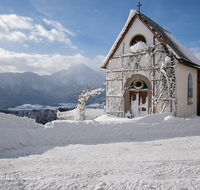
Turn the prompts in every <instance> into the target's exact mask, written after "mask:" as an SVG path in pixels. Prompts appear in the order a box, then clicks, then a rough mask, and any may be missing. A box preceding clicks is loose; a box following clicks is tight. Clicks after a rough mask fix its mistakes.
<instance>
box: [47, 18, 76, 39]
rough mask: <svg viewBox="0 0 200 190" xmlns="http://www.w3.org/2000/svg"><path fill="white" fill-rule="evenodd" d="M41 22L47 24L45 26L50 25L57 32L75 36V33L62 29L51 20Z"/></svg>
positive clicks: (57, 23)
mask: <svg viewBox="0 0 200 190" xmlns="http://www.w3.org/2000/svg"><path fill="white" fill-rule="evenodd" d="M43 21H44V22H45V23H46V24H47V25H52V26H53V27H55V28H57V29H58V30H59V31H63V32H66V33H68V34H70V35H72V36H75V33H73V32H71V31H69V30H67V29H66V28H64V27H63V26H62V25H61V24H60V23H59V22H56V21H52V20H47V19H46V18H44V19H43Z"/></svg>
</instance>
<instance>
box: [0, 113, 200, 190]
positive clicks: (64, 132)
mask: <svg viewBox="0 0 200 190" xmlns="http://www.w3.org/2000/svg"><path fill="white" fill-rule="evenodd" d="M199 144H200V117H197V116H192V117H190V118H186V119H180V118H175V117H173V116H171V115H169V114H160V115H151V116H145V117H140V118H135V119H126V118H116V117H112V116H109V115H102V116H100V117H98V118H97V119H95V120H88V121H84V122H74V121H53V122H51V123H48V124H46V125H45V126H43V125H40V124H37V123H35V122H34V120H32V119H28V118H18V117H16V116H12V115H6V114H0V158H1V159H0V168H1V169H0V189H2V190H13V189H25V190H26V189H28V190H29V189H36V190H41V189H50V190H51V189H52V190H53V189H61V190H65V189H71V190H72V189H88V190H89V189H94V190H103V189H113V190H118V189H119V190H121V189H161V190H163V189H200V146H199Z"/></svg>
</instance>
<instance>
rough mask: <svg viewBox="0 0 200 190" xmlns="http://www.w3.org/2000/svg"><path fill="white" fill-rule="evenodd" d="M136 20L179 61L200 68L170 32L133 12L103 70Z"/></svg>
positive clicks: (142, 15)
mask: <svg viewBox="0 0 200 190" xmlns="http://www.w3.org/2000/svg"><path fill="white" fill-rule="evenodd" d="M135 18H139V19H140V20H141V21H142V22H143V23H144V24H145V25H146V26H147V27H148V28H149V30H150V31H151V32H152V33H153V34H154V35H155V36H156V37H157V38H158V40H160V41H161V42H162V44H163V45H164V46H165V47H166V48H167V49H169V50H170V51H172V53H173V54H174V56H175V57H176V58H177V59H179V60H180V61H181V62H183V63H185V64H187V65H190V66H192V67H197V68H200V60H199V59H197V58H196V57H195V56H194V55H193V54H192V53H191V52H190V51H189V50H188V49H187V48H186V47H185V46H183V45H182V44H181V43H180V42H179V41H178V40H177V39H176V38H175V37H174V36H173V35H172V34H171V33H170V32H168V31H167V30H165V29H164V28H162V27H161V26H160V25H158V24H157V23H155V22H154V21H153V20H151V19H150V18H148V17H147V16H145V15H144V14H142V13H140V12H138V11H136V10H131V11H130V14H129V17H128V20H127V22H126V24H125V25H124V27H123V29H122V31H121V32H120V34H119V36H118V37H117V39H116V41H115V43H114V44H113V46H112V48H111V49H110V51H109V53H108V55H107V56H106V58H105V60H104V62H103V63H102V64H101V67H102V68H106V65H107V64H108V62H109V60H110V58H111V57H112V56H113V55H114V53H115V51H116V50H117V48H118V46H119V45H120V43H121V41H122V40H123V38H124V36H125V35H126V33H127V32H128V30H129V28H130V27H131V25H132V23H133V22H134V20H135Z"/></svg>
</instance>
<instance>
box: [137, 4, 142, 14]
mask: <svg viewBox="0 0 200 190" xmlns="http://www.w3.org/2000/svg"><path fill="white" fill-rule="evenodd" d="M141 6H142V4H140V2H139V5H137V7H139V12H140V7H141Z"/></svg>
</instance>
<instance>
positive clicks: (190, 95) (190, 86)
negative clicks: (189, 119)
mask: <svg viewBox="0 0 200 190" xmlns="http://www.w3.org/2000/svg"><path fill="white" fill-rule="evenodd" d="M191 104H193V77H192V74H191V73H190V74H189V76H188V105H191Z"/></svg>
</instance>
